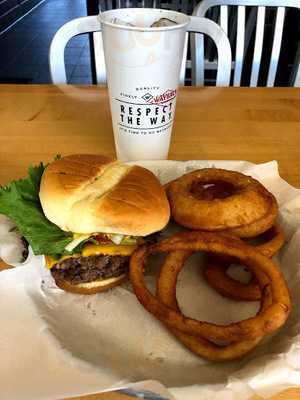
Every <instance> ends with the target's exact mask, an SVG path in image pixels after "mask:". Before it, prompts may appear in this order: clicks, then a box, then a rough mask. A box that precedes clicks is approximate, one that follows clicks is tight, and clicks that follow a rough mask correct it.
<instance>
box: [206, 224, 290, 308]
mask: <svg viewBox="0 0 300 400" xmlns="http://www.w3.org/2000/svg"><path fill="white" fill-rule="evenodd" d="M261 238H262V240H264V241H265V242H263V243H261V244H258V245H256V246H254V247H255V249H256V250H258V251H259V252H260V253H262V254H263V255H265V256H266V257H269V258H271V257H273V256H274V255H275V254H276V253H277V252H278V251H279V250H280V248H281V247H282V246H283V244H284V234H283V231H282V229H281V228H280V226H279V225H278V224H275V225H274V226H272V228H270V229H269V230H268V231H267V232H265V233H264V234H262V235H261ZM231 263H234V260H230V259H228V257H227V259H226V258H224V259H222V258H220V257H214V256H213V255H212V256H209V257H208V258H207V260H206V263H205V265H204V269H203V274H204V277H205V279H206V281H207V282H208V283H209V285H210V286H211V287H213V288H214V289H215V290H216V291H217V292H218V293H219V294H221V295H222V296H224V297H228V298H231V299H234V300H245V301H256V300H260V298H261V291H260V288H259V285H258V284H257V282H256V281H255V279H252V280H251V281H250V282H249V283H247V284H246V283H242V282H240V281H237V280H235V279H233V278H231V277H230V276H229V275H228V274H227V273H226V271H227V270H228V268H229V267H230V264H231Z"/></svg>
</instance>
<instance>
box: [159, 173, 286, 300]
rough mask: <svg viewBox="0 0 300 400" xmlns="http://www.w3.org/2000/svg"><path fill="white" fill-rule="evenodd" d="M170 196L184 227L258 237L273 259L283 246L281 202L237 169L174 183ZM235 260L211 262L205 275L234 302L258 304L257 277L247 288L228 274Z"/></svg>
mask: <svg viewBox="0 0 300 400" xmlns="http://www.w3.org/2000/svg"><path fill="white" fill-rule="evenodd" d="M166 190H167V194H168V198H169V201H170V206H171V212H172V217H173V219H174V220H175V221H176V222H177V223H178V224H179V225H182V226H184V227H187V228H190V229H201V230H207V231H210V232H222V233H226V234H229V235H232V236H235V237H239V238H242V239H245V240H249V239H250V238H256V237H258V238H259V239H260V241H261V239H262V240H263V243H260V244H259V245H257V246H256V249H257V250H258V251H260V252H261V253H262V254H264V255H265V256H267V257H272V256H274V255H275V254H276V253H277V252H278V250H279V249H280V248H281V247H282V245H283V244H284V235H283V232H282V230H281V228H280V227H279V226H278V225H277V224H276V223H275V219H276V217H277V213H278V204H277V201H276V199H275V197H274V196H273V195H272V194H271V193H270V192H269V191H268V190H267V189H266V188H265V187H264V186H263V185H262V184H261V183H260V182H258V181H257V180H255V179H253V178H252V177H250V176H246V175H244V174H242V173H239V172H235V171H228V170H223V169H216V168H205V169H201V170H196V171H192V172H189V173H187V174H185V175H183V176H181V177H180V178H178V179H176V180H174V181H172V182H169V183H168V185H167V188H166ZM234 262H235V260H232V259H231V260H230V259H228V257H222V258H221V257H214V256H212V257H211V256H209V257H208V258H207V264H206V266H205V268H204V277H205V278H206V280H207V282H208V283H209V285H210V286H212V287H213V288H214V289H215V290H216V291H217V292H218V293H220V294H221V295H223V296H225V297H229V298H232V299H234V300H248V301H252V300H259V299H260V297H261V292H260V289H259V286H258V285H257V282H256V281H255V279H254V278H252V279H251V281H250V282H249V283H248V284H243V283H241V282H240V281H237V280H235V279H233V278H231V277H230V276H229V275H228V274H227V271H228V269H229V267H230V266H231V264H234Z"/></svg>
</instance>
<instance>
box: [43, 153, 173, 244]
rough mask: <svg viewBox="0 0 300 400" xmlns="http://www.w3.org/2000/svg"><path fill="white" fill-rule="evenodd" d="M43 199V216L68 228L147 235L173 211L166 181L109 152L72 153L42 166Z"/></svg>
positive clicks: (161, 224)
mask: <svg viewBox="0 0 300 400" xmlns="http://www.w3.org/2000/svg"><path fill="white" fill-rule="evenodd" d="M40 201H41V205H42V208H43V211H44V214H45V216H46V217H47V218H48V219H49V220H50V221H51V222H53V223H54V224H56V225H58V226H59V227H60V228H61V229H62V230H64V231H70V232H76V233H82V234H85V233H92V232H103V233H117V234H124V235H131V236H146V235H149V234H151V233H153V232H156V231H159V230H161V229H163V228H164V227H165V225H166V224H167V222H168V220H169V217H170V209H169V203H168V200H167V197H166V194H165V191H164V189H163V187H162V186H161V184H160V182H159V181H158V179H157V178H156V177H155V175H154V174H153V173H152V172H150V171H149V170H147V169H145V168H142V167H139V166H132V165H126V164H121V163H119V162H118V161H115V160H113V159H111V158H109V157H104V156H100V155H90V154H79V155H70V156H66V157H63V158H61V159H58V160H55V161H54V162H52V163H51V164H50V165H49V166H48V167H47V168H46V169H45V171H44V174H43V176H42V180H41V185H40Z"/></svg>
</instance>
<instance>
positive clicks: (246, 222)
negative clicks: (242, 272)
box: [130, 168, 291, 361]
mask: <svg viewBox="0 0 300 400" xmlns="http://www.w3.org/2000/svg"><path fill="white" fill-rule="evenodd" d="M166 191H167V195H168V198H169V201H170V207H171V215H172V218H173V219H174V220H175V222H176V223H177V224H179V225H181V226H183V227H185V228H189V229H192V231H189V232H188V231H186V232H181V233H178V234H175V235H173V236H171V237H169V238H167V239H165V240H163V241H161V242H159V243H155V244H152V245H150V244H149V245H144V246H141V247H140V248H138V249H137V250H136V251H135V252H134V253H133V255H132V257H131V261H130V279H131V282H132V285H133V289H134V292H135V294H136V296H137V298H138V300H139V301H140V302H141V304H142V305H143V306H144V307H145V308H146V309H147V310H148V311H149V312H150V313H152V314H153V315H154V316H156V317H157V318H158V319H159V320H160V321H161V322H163V323H164V324H165V325H166V327H167V328H168V329H169V330H170V331H171V332H172V333H173V334H174V335H175V337H177V338H178V339H179V341H180V342H181V343H182V344H183V345H184V346H186V347H187V348H188V349H190V350H191V351H192V352H194V353H196V354H197V355H199V356H201V357H203V358H206V359H208V360H211V361H229V360H234V359H237V358H240V357H242V356H244V355H246V354H247V353H249V352H250V351H251V350H252V349H254V348H255V347H256V346H257V345H258V343H259V342H260V341H261V340H262V339H263V338H264V337H265V336H266V335H268V334H270V333H272V332H274V331H276V330H277V329H278V328H280V327H281V326H282V325H283V324H284V323H285V321H286V319H287V317H288V315H289V312H290V310H291V299H290V294H289V290H288V287H287V285H286V282H285V280H284V277H283V275H282V274H281V272H280V270H279V269H278V267H277V266H276V264H275V263H274V262H273V261H272V260H271V257H273V256H274V255H275V254H276V253H277V252H278V251H279V250H280V248H281V247H282V246H283V244H284V234H283V232H282V230H281V228H280V227H279V225H278V224H277V223H276V222H275V220H276V217H277V213H278V204H277V201H276V199H275V197H274V196H273V195H272V194H271V193H270V192H269V191H268V190H267V189H266V188H265V187H264V186H263V185H262V184H261V183H259V182H258V181H256V180H255V179H253V178H251V177H250V176H246V175H243V174H241V173H239V172H234V171H227V170H222V169H216V168H205V169H201V170H197V171H193V172H190V173H188V174H185V175H183V176H182V177H180V178H178V179H176V180H174V181H172V182H169V183H168V184H167V185H166ZM253 240H254V241H257V240H258V243H255V244H253V243H251V241H252V242H253ZM199 251H203V252H205V253H206V262H205V265H204V268H203V275H204V277H205V278H206V281H207V282H208V283H209V284H210V286H211V287H212V288H214V289H215V290H216V291H217V292H218V293H219V294H221V295H223V296H225V297H229V298H231V299H234V300H247V301H249V300H250V301H259V302H260V308H259V311H258V313H257V314H256V316H254V317H251V318H248V319H245V320H243V321H239V322H235V323H230V324H228V325H216V324H213V323H209V322H206V321H198V320H195V319H193V318H188V317H187V316H185V315H183V314H182V312H181V311H180V308H179V305H178V303H177V299H176V285H177V278H178V275H179V273H180V271H181V270H182V269H183V267H184V265H185V261H186V260H187V259H188V258H189V257H190V256H191V255H192V254H193V253H195V252H199ZM161 252H163V253H164V252H166V253H167V256H166V258H165V261H164V262H163V265H162V266H161V270H160V273H159V276H158V280H157V288H156V289H157V290H156V295H153V294H151V292H150V291H149V290H148V289H147V287H146V286H145V282H144V275H143V270H144V268H145V265H146V261H147V259H148V257H149V256H150V255H152V254H156V253H161ZM232 264H242V265H243V266H245V267H246V268H247V270H248V271H249V272H250V273H251V275H252V278H251V280H250V282H249V283H242V282H240V281H238V280H235V279H233V278H232V277H230V276H229V275H228V274H227V270H228V269H229V267H230V266H231V265H232ZM220 342H222V343H223V344H222V345H221V344H220ZM224 343H225V344H224Z"/></svg>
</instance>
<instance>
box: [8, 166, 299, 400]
mask: <svg viewBox="0 0 300 400" xmlns="http://www.w3.org/2000/svg"><path fill="white" fill-rule="evenodd" d="M140 164H141V165H144V166H146V167H147V168H149V169H151V170H153V172H155V173H156V174H157V176H158V177H159V178H160V179H161V181H162V183H166V182H167V181H168V180H170V179H174V178H176V177H177V176H180V175H181V174H183V173H185V172H187V171H190V170H192V169H196V168H203V167H212V166H216V167H221V168H227V169H233V170H239V171H242V172H245V173H247V174H251V175H252V176H253V177H255V178H257V179H259V180H260V181H261V182H262V183H263V184H264V185H265V186H266V187H267V188H268V189H269V190H271V191H272V192H273V193H274V194H275V195H276V197H277V199H278V201H279V204H280V221H281V223H282V225H283V227H284V230H285V231H286V233H287V235H288V239H289V240H288V243H287V244H286V246H285V247H284V249H283V250H282V252H281V254H280V255H279V259H278V261H279V262H280V266H281V269H282V271H283V273H284V275H285V277H286V279H287V280H288V283H289V287H290V289H291V294H292V298H293V303H294V308H293V311H292V313H291V316H290V318H289V320H288V322H287V324H286V325H285V326H284V328H283V329H281V330H280V331H279V332H278V333H276V335H274V336H273V337H271V338H269V339H268V340H266V341H265V343H263V344H262V345H261V346H259V347H258V348H257V349H256V350H255V351H254V352H253V353H251V354H250V355H249V356H248V357H246V358H245V359H244V360H242V361H239V362H232V363H226V364H214V363H208V362H207V361H205V360H202V359H201V358H198V357H196V356H194V355H193V354H191V353H190V352H188V351H187V350H185V349H184V348H183V347H182V346H181V345H180V344H179V343H178V342H177V341H176V340H175V339H174V338H173V336H172V335H171V334H170V333H169V332H168V331H167V330H166V329H165V328H164V327H163V326H162V324H161V323H160V322H158V321H157V320H156V319H155V318H154V317H153V316H152V315H150V314H149V313H148V312H147V311H146V310H144V308H143V307H141V306H140V304H139V303H138V302H137V300H136V298H135V296H134V295H133V293H132V292H131V288H130V285H129V284H127V285H124V286H122V287H117V288H115V289H114V290H111V291H109V292H106V293H102V294H99V295H94V296H79V295H72V294H68V293H65V292H63V291H61V290H59V289H57V288H56V287H55V285H54V283H53V281H52V278H51V276H50V274H49V272H48V271H47V270H46V269H45V268H44V267H43V260H42V257H34V258H33V259H32V260H31V261H30V262H29V263H27V264H26V265H24V266H21V267H19V268H18V269H13V270H8V271H4V272H1V274H0V277H1V279H0V313H1V314H0V315H1V319H2V320H1V329H0V353H1V360H0V389H1V399H3V400H6V399H9V400H11V399H15V400H18V399H22V400H26V399H30V400H34V399H39V400H41V399H57V398H63V397H68V396H74V395H79V394H83V393H93V392H97V391H101V390H107V389H108V388H112V387H117V386H119V387H120V385H124V384H126V382H128V383H129V382H137V381H142V380H147V379H149V380H157V381H160V382H162V383H163V384H164V385H165V386H166V387H168V388H169V391H170V393H172V395H173V396H174V397H175V398H176V399H180V400H181V399H182V400H183V399H184V400H190V399H199V398H201V400H202V399H209V400H210V399H214V400H215V399H217V400H218V399H222V400H233V399H234V400H246V399H248V398H250V397H251V396H252V395H253V394H255V393H257V394H261V395H270V394H272V393H274V392H277V391H279V390H281V389H283V388H285V387H289V386H295V385H300V272H299V271H300V265H299V264H300V230H299V227H300V195H299V194H300V192H299V190H297V189H295V188H293V187H291V186H290V185H289V184H288V183H286V182H285V181H283V180H282V179H281V178H280V177H279V175H278V169H277V163H276V162H274V161H273V162H270V163H266V164H261V165H253V164H250V163H247V162H236V161H228V162H226V161H223V162H220V161H210V162H208V161H207V162H203V161H190V162H176V161H161V162H158V161H153V162H143V163H140ZM200 259H201V257H200V256H199V255H196V256H193V258H192V259H191V260H190V262H189V265H188V266H187V267H186V268H185V269H184V271H183V273H182V274H181V276H180V279H179V283H178V297H179V302H180V304H181V307H182V309H183V311H184V312H186V313H187V314H188V315H191V316H193V317H198V318H202V319H207V320H211V321H212V320H213V321H215V322H217V323H228V322H230V321H234V320H238V319H242V318H246V317H247V316H249V315H250V314H251V313H254V312H255V311H256V309H257V305H256V304H254V303H236V302H233V301H230V300H226V299H224V298H222V297H221V296H218V295H217V294H216V293H215V292H213V291H212V289H210V288H209V287H208V286H207V285H206V284H205V282H204V281H203V279H201V275H200V272H199V263H200V261H201V260H200ZM147 280H148V283H149V285H150V286H152V287H153V285H154V277H153V276H148V277H147Z"/></svg>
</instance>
